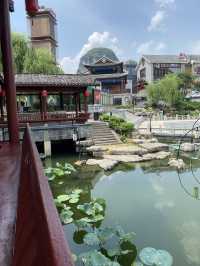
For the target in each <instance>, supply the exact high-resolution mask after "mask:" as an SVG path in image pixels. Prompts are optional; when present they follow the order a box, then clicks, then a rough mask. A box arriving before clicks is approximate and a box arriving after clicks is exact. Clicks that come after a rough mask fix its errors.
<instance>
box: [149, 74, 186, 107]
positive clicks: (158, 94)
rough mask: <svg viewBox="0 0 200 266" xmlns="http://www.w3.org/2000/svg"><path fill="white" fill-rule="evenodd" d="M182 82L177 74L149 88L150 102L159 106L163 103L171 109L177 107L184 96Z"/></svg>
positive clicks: (166, 77)
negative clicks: (181, 88)
mask: <svg viewBox="0 0 200 266" xmlns="http://www.w3.org/2000/svg"><path fill="white" fill-rule="evenodd" d="M180 84H181V80H180V79H179V77H178V76H177V75H175V74H169V75H166V76H165V77H164V78H163V79H161V80H159V81H156V82H154V83H152V84H150V85H148V86H147V92H148V96H149V101H150V103H151V104H152V105H158V104H159V103H160V102H161V101H162V102H164V103H165V104H166V105H168V106H169V107H176V106H178V104H179V103H180V102H181V100H182V98H183V96H182V93H181V92H180Z"/></svg>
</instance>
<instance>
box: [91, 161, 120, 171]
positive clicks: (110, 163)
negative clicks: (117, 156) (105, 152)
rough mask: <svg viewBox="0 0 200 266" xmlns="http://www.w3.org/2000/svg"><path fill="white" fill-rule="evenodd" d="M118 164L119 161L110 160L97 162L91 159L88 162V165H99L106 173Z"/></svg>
mask: <svg viewBox="0 0 200 266" xmlns="http://www.w3.org/2000/svg"><path fill="white" fill-rule="evenodd" d="M117 164H118V161H114V160H109V159H102V160H95V159H89V160H87V162H86V165H98V166H99V167H100V168H102V169H104V170H105V171H108V170H112V169H113V167H115V165H117Z"/></svg>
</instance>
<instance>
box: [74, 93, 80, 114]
mask: <svg viewBox="0 0 200 266" xmlns="http://www.w3.org/2000/svg"><path fill="white" fill-rule="evenodd" d="M74 102H75V112H76V118H77V117H78V108H79V106H78V94H74Z"/></svg>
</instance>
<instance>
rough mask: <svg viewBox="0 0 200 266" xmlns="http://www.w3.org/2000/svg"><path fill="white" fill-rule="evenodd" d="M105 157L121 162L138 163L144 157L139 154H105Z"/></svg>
mask: <svg viewBox="0 0 200 266" xmlns="http://www.w3.org/2000/svg"><path fill="white" fill-rule="evenodd" d="M104 159H107V160H114V161H117V162H121V163H137V162H141V161H142V157H141V156H138V155H108V154H105V155H104Z"/></svg>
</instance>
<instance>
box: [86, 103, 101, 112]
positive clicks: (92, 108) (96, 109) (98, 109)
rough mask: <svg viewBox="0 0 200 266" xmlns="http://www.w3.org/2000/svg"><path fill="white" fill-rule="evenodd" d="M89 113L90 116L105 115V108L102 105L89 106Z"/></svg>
mask: <svg viewBox="0 0 200 266" xmlns="http://www.w3.org/2000/svg"><path fill="white" fill-rule="evenodd" d="M88 112H89V113H90V114H92V113H103V112H104V106H103V105H101V104H93V105H88Z"/></svg>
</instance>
